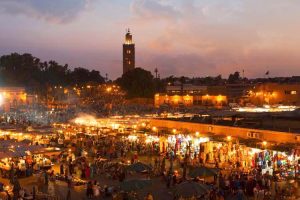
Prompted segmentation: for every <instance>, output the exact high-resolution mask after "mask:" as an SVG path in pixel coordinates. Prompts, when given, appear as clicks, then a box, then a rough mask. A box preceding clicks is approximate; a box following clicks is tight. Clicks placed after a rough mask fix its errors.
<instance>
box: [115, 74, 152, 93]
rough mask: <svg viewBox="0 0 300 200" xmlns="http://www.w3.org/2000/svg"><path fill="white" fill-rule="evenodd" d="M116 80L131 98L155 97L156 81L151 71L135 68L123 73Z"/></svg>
mask: <svg viewBox="0 0 300 200" xmlns="http://www.w3.org/2000/svg"><path fill="white" fill-rule="evenodd" d="M116 82H117V84H118V85H120V86H121V88H122V89H124V90H125V91H126V92H127V96H128V97H129V98H135V97H146V98H153V95H154V92H155V81H154V78H153V75H152V74H151V72H150V71H147V70H144V69H142V68H135V69H133V70H130V71H128V72H127V73H125V74H123V75H122V77H121V78H118V79H117V80H116Z"/></svg>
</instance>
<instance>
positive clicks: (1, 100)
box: [0, 94, 4, 106]
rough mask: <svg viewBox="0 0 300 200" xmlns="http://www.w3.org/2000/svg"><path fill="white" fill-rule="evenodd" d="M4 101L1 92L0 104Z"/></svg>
mask: <svg viewBox="0 0 300 200" xmlns="http://www.w3.org/2000/svg"><path fill="white" fill-rule="evenodd" d="M3 103H4V97H3V95H2V94H0V106H2V105H3Z"/></svg>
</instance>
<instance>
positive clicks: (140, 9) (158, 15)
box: [131, 0, 181, 20]
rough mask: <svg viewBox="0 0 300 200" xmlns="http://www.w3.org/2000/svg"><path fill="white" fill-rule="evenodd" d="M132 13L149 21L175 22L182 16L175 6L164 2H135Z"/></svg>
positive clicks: (140, 0) (154, 0)
mask: <svg viewBox="0 0 300 200" xmlns="http://www.w3.org/2000/svg"><path fill="white" fill-rule="evenodd" d="M131 11H132V13H133V14H134V15H136V16H137V17H141V18H143V19H147V20H161V19H166V20H174V19H176V18H178V17H179V16H180V15H181V14H180V12H179V10H177V9H176V7H175V6H173V5H171V4H169V3H167V1H163V0H133V2H132V4H131Z"/></svg>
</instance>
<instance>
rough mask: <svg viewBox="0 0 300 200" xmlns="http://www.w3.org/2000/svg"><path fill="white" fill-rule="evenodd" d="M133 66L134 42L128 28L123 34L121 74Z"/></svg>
mask: <svg viewBox="0 0 300 200" xmlns="http://www.w3.org/2000/svg"><path fill="white" fill-rule="evenodd" d="M134 68H135V44H134V43H133V41H132V34H131V33H130V31H129V29H128V31H127V33H126V35H125V43H124V44H123V74H125V73H126V72H128V71H130V70H133V69H134Z"/></svg>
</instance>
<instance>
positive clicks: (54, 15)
mask: <svg viewBox="0 0 300 200" xmlns="http://www.w3.org/2000/svg"><path fill="white" fill-rule="evenodd" d="M89 1H90V0H1V1H0V12H2V13H8V14H11V15H16V14H21V15H25V16H28V17H33V18H37V19H42V20H46V21H48V22H52V23H67V22H70V21H72V20H73V19H74V18H75V17H76V16H77V15H78V14H79V13H80V12H81V11H82V10H84V9H85V8H86V6H87V5H88V3H89Z"/></svg>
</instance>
